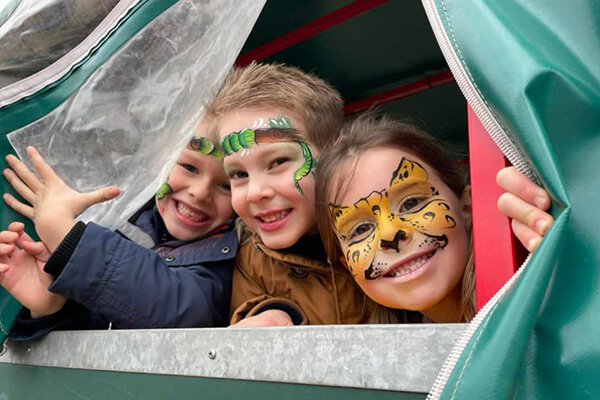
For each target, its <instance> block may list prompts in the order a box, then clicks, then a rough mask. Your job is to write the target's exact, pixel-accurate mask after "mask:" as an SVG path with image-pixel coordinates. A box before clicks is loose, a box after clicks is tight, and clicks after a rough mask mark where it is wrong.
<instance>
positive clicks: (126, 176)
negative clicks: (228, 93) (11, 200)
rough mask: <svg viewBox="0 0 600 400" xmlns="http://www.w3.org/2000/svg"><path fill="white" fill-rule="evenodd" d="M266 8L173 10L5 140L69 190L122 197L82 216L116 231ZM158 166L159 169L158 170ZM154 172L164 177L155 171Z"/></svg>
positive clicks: (216, 3) (249, 2) (250, 4)
mask: <svg viewBox="0 0 600 400" xmlns="http://www.w3.org/2000/svg"><path fill="white" fill-rule="evenodd" d="M263 5H264V1H253V0H245V1H239V0H210V1H201V0H191V1H182V2H178V3H176V4H175V5H174V6H172V7H171V8H169V9H168V10H167V11H165V12H164V13H163V14H161V15H160V16H159V17H158V18H156V19H155V20H154V21H152V22H151V23H150V24H148V25H147V26H146V27H145V28H144V29H143V30H141V31H140V32H138V33H137V34H136V35H135V36H134V37H133V38H131V39H130V40H129V41H128V42H127V43H126V44H125V45H124V46H123V47H122V48H121V49H119V50H118V51H117V52H116V53H115V54H113V55H112V56H111V57H110V58H109V59H108V60H107V61H106V62H105V63H104V64H103V65H101V66H100V67H99V68H98V69H96V70H95V71H94V72H93V73H92V74H91V75H90V76H89V77H88V78H87V80H86V81H85V82H84V84H83V85H82V86H81V87H80V88H79V89H78V90H77V91H75V92H74V93H73V94H72V95H71V96H70V97H69V98H68V99H67V100H66V101H65V102H63V103H62V104H61V105H60V106H59V107H57V108H56V109H55V110H53V111H52V112H50V113H49V114H47V115H46V116H44V117H43V118H41V119H39V120H37V121H36V122H34V123H32V124H29V125H28V126H26V127H24V128H22V129H19V130H17V131H15V132H12V133H10V134H9V135H8V137H9V141H10V142H11V144H12V145H13V146H14V148H15V150H16V152H17V153H18V154H19V155H20V156H21V158H24V157H23V156H24V154H25V148H26V146H28V145H33V146H35V147H36V148H38V149H39V150H40V152H41V153H42V154H43V155H44V157H45V158H46V160H47V161H48V162H49V163H50V164H51V165H52V166H54V167H55V169H56V172H57V173H58V174H59V175H60V176H61V177H63V179H64V180H65V181H66V182H67V184H69V185H70V186H71V187H73V188H75V189H76V190H79V191H90V190H93V189H97V188H100V187H103V186H108V185H118V186H119V187H120V188H121V190H122V193H121V195H120V196H119V197H118V198H117V199H116V200H113V201H111V202H108V203H106V204H100V205H96V206H94V207H92V208H90V209H89V210H87V211H86V212H85V213H83V214H82V215H81V216H80V218H81V219H83V220H86V221H87V220H93V221H95V222H97V223H99V224H101V225H103V226H106V227H108V228H112V229H114V228H116V227H118V226H119V225H120V224H121V223H122V222H124V221H125V220H126V219H127V218H128V217H129V216H130V215H131V214H133V213H134V212H135V211H136V210H137V209H138V208H139V207H140V206H141V205H142V204H143V203H145V202H146V201H147V200H148V199H149V198H151V197H152V196H153V195H154V193H155V191H156V190H157V189H158V186H159V185H160V183H161V182H162V181H164V180H165V178H166V175H167V172H168V171H169V170H170V168H171V166H172V165H173V163H174V161H175V160H176V157H177V154H178V153H179V151H180V150H181V149H182V148H183V147H184V145H185V144H186V142H187V141H188V140H189V138H190V136H191V134H192V130H193V129H194V127H195V126H196V124H197V123H198V121H199V120H200V118H201V117H202V114H203V104H204V103H205V102H206V101H208V100H209V99H210V98H211V96H212V95H213V94H214V93H215V92H216V90H217V88H218V87H219V85H220V83H221V82H222V80H223V79H224V77H225V75H226V74H227V71H228V70H229V68H230V67H231V65H232V64H233V62H234V60H235V57H236V56H237V54H238V53H239V51H240V49H241V48H242V45H243V44H244V42H245V40H246V38H247V36H248V35H249V33H250V31H251V29H252V26H253V25H254V22H255V21H256V19H257V18H258V15H259V13H260V10H261V9H262V7H263ZM159 166H160V167H159ZM161 168H162V169H161Z"/></svg>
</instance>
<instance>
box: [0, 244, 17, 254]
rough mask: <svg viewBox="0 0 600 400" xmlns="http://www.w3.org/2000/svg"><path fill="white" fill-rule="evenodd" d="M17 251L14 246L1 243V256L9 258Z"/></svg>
mask: <svg viewBox="0 0 600 400" xmlns="http://www.w3.org/2000/svg"><path fill="white" fill-rule="evenodd" d="M13 251H15V245H14V244H8V243H0V256H8V255H10V254H11V253H12V252H13Z"/></svg>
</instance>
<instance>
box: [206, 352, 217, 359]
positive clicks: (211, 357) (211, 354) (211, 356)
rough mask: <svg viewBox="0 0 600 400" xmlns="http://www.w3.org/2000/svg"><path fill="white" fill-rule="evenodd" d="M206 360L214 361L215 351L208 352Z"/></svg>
mask: <svg viewBox="0 0 600 400" xmlns="http://www.w3.org/2000/svg"><path fill="white" fill-rule="evenodd" d="M208 358H210V359H211V360H214V359H215V358H217V352H216V350H209V351H208Z"/></svg>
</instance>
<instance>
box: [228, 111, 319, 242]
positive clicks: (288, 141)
mask: <svg viewBox="0 0 600 400" xmlns="http://www.w3.org/2000/svg"><path fill="white" fill-rule="evenodd" d="M221 121H222V122H221V123H220V125H219V134H220V138H221V140H223V139H225V138H227V139H226V140H229V139H231V142H232V143H234V144H233V150H231V151H230V152H229V153H228V154H226V155H225V159H224V166H225V170H226V173H227V176H228V177H229V179H230V181H231V200H232V204H233V209H234V210H235V212H236V213H237V214H238V215H239V216H240V217H241V218H242V220H244V222H245V223H246V224H247V225H248V227H249V228H250V229H252V230H253V231H254V232H256V233H258V234H259V235H260V237H261V239H262V241H263V242H264V243H265V245H266V246H267V247H270V248H272V249H282V248H286V247H289V246H292V245H293V244H295V243H296V242H297V241H298V239H300V238H301V237H302V236H303V235H305V234H307V233H317V230H316V220H315V202H314V177H313V175H312V169H313V167H314V159H313V157H315V156H316V154H315V151H314V149H312V148H311V147H310V146H309V144H307V143H305V142H304V141H303V139H302V136H303V135H304V133H305V127H304V124H303V123H302V121H301V120H300V119H299V118H298V117H297V116H296V115H295V114H293V113H291V112H289V111H287V110H285V109H280V108H277V107H261V108H247V109H244V110H239V111H235V112H230V113H227V114H226V115H224V116H223V117H222V119H221ZM246 129H248V130H252V132H248V131H246V134H244V138H243V139H241V137H240V136H237V135H233V136H232V135H231V134H232V133H233V132H236V133H240V135H242V133H241V132H242V131H244V130H246ZM298 134H299V135H300V136H298ZM240 142H241V144H240ZM225 148H227V146H225Z"/></svg>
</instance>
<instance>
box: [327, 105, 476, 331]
mask: <svg viewBox="0 0 600 400" xmlns="http://www.w3.org/2000/svg"><path fill="white" fill-rule="evenodd" d="M377 147H392V148H398V149H401V150H404V151H408V152H410V153H412V154H414V155H416V156H417V157H418V158H420V159H421V160H423V161H425V162H426V163H428V164H429V165H431V166H432V167H433V168H434V169H435V170H436V172H437V174H438V176H439V177H440V178H441V179H442V181H443V182H444V183H445V184H446V185H448V187H449V188H450V189H451V190H452V192H454V194H456V195H457V197H459V198H460V197H461V196H462V193H463V190H464V188H465V186H466V184H467V177H466V170H465V169H464V168H462V167H461V166H459V165H458V164H457V163H456V161H455V160H454V159H453V158H452V157H451V155H450V154H449V153H448V151H446V150H445V149H444V147H442V145H441V144H440V141H439V140H437V139H434V138H433V137H431V136H429V135H428V134H427V133H425V132H424V131H422V130H421V129H419V128H418V127H417V126H416V125H414V124H411V123H407V122H402V121H397V120H392V119H390V118H387V117H382V116H378V115H376V114H374V113H372V112H369V113H365V114H363V115H361V116H358V117H357V118H356V119H355V120H353V121H350V122H349V123H347V124H346V125H344V127H342V129H341V132H340V136H339V138H338V140H337V142H336V143H335V144H334V145H333V146H331V147H329V148H328V150H327V152H325V153H324V154H322V155H321V158H320V159H319V166H318V168H317V170H316V174H317V182H316V189H315V203H316V207H317V210H316V215H317V223H318V225H319V231H320V233H321V238H322V240H323V244H324V246H325V251H326V252H327V255H328V257H329V259H330V260H331V262H332V264H334V265H332V267H335V266H336V264H337V266H338V267H340V263H339V260H340V259H341V257H343V254H342V252H341V249H340V247H339V242H338V240H337V237H336V235H335V233H334V232H333V219H332V215H331V212H330V209H329V203H330V201H329V199H332V200H333V201H334V202H335V201H336V200H337V199H338V198H339V197H340V196H342V195H343V189H344V187H347V183H348V181H349V180H350V179H352V175H353V174H354V169H355V168H354V167H355V166H356V163H357V162H358V158H359V157H360V156H361V155H362V154H363V153H365V152H366V151H367V150H371V149H374V148H377ZM353 165H354V167H353ZM470 253H471V254H470V257H469V262H468V264H467V266H466V268H465V273H464V276H463V280H462V284H461V285H462V290H461V306H460V310H459V315H458V316H457V318H458V319H459V320H460V321H468V320H470V319H471V318H472V317H473V316H474V314H475V301H474V300H475V296H474V294H475V292H474V290H475V289H474V271H473V254H472V253H473V252H472V250H471V251H470Z"/></svg>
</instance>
